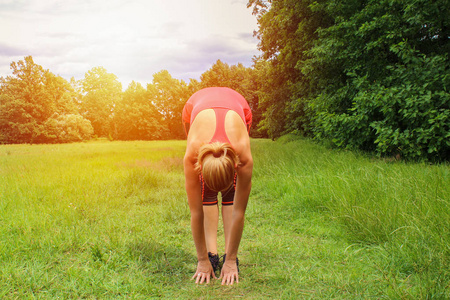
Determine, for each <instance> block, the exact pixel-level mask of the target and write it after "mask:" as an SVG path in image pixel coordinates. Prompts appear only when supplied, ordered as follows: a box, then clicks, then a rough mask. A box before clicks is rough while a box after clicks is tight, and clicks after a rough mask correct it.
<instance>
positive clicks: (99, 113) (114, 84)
mask: <svg viewBox="0 0 450 300" xmlns="http://www.w3.org/2000/svg"><path fill="white" fill-rule="evenodd" d="M81 88H82V93H83V97H82V99H81V114H82V115H83V116H84V117H85V118H86V119H88V120H89V121H91V124H92V127H93V128H94V133H95V135H97V136H98V137H107V136H109V135H110V134H111V126H112V124H111V120H112V117H113V111H114V106H115V104H116V103H117V102H118V101H119V100H120V99H121V96H122V84H121V83H120V82H119V80H118V78H117V76H116V75H114V74H112V73H108V72H107V70H106V69H105V68H103V67H95V68H92V69H91V70H90V71H88V72H87V73H86V74H85V76H84V79H83V80H81Z"/></svg>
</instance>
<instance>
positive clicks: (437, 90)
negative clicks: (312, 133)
mask: <svg viewBox="0 0 450 300" xmlns="http://www.w3.org/2000/svg"><path fill="white" fill-rule="evenodd" d="M392 51H393V52H395V53H396V54H397V55H399V56H400V57H401V58H402V62H401V63H399V64H396V65H394V66H389V67H388V70H387V71H388V72H389V74H390V75H389V76H388V77H386V78H385V80H384V81H383V82H379V83H375V84H374V83H370V82H368V80H367V78H354V79H353V82H352V84H353V86H355V87H356V88H357V89H358V90H359V92H358V93H357V94H356V96H355V97H354V98H353V103H352V105H351V107H350V109H349V110H348V111H347V112H345V113H341V114H338V113H330V112H322V113H320V114H319V116H318V120H317V124H318V127H319V130H318V136H319V137H325V138H328V139H330V140H331V141H332V143H333V144H334V145H335V146H337V147H346V148H355V149H356V148H357V149H364V150H375V151H376V152H377V153H378V154H379V155H382V156H385V155H400V156H401V157H403V158H407V159H422V158H423V159H428V160H432V161H434V160H442V159H445V158H448V157H449V155H450V110H449V104H450V94H449V93H448V87H449V83H450V76H449V74H448V72H447V71H446V70H447V69H448V57H447V56H444V55H437V56H433V57H427V56H425V55H422V54H419V53H417V52H416V51H414V50H413V49H410V48H409V47H408V46H407V45H406V43H400V44H399V45H396V46H395V47H393V48H392Z"/></svg>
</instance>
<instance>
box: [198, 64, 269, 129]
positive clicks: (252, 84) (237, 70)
mask: <svg viewBox="0 0 450 300" xmlns="http://www.w3.org/2000/svg"><path fill="white" fill-rule="evenodd" d="M200 79H201V87H202V88H206V87H216V86H218V87H229V88H231V89H234V90H235V91H237V92H238V93H240V94H241V95H242V96H244V98H245V99H246V100H247V101H248V103H249V106H250V108H251V110H252V113H253V125H252V127H253V128H254V129H255V128H257V125H258V123H259V122H260V120H261V113H260V110H259V107H258V106H259V101H258V92H257V91H258V83H257V80H256V72H255V70H254V69H252V68H246V67H244V65H243V64H241V63H238V64H237V65H232V66H230V65H228V64H227V63H223V62H222V61H221V60H217V61H216V63H215V64H214V65H213V66H212V67H211V68H210V69H209V70H207V71H206V72H204V73H203V74H202V75H201V76H200ZM250 133H251V135H252V136H253V137H262V136H264V133H263V132H261V131H258V130H251V131H250Z"/></svg>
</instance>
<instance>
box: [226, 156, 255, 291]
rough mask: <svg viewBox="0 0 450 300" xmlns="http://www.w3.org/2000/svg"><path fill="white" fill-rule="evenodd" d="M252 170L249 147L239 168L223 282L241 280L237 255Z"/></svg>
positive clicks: (230, 282)
mask: <svg viewBox="0 0 450 300" xmlns="http://www.w3.org/2000/svg"><path fill="white" fill-rule="evenodd" d="M252 172H253V159H252V156H251V153H250V148H249V147H248V151H247V152H246V155H245V156H243V157H242V159H241V165H240V167H239V168H238V170H237V180H236V192H235V196H234V207H233V216H232V225H231V233H230V241H229V243H228V247H227V256H226V258H227V259H226V261H225V263H224V265H223V268H222V272H221V278H222V284H227V285H228V284H233V283H234V280H236V282H239V275H238V270H237V264H236V257H237V252H238V248H239V243H240V241H241V238H242V232H243V230H244V219H245V210H246V208H247V203H248V198H249V195H250V190H251V185H252Z"/></svg>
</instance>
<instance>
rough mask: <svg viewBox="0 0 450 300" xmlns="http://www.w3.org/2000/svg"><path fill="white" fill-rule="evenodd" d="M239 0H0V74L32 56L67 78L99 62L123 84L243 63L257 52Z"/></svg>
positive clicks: (192, 74) (188, 75) (253, 23)
mask: <svg viewBox="0 0 450 300" xmlns="http://www.w3.org/2000/svg"><path fill="white" fill-rule="evenodd" d="M246 2H247V1H246V0H245V1H244V0H240V1H236V0H195V1H194V0H193V1H186V0H164V1H160V0H135V1H130V0H110V1H100V0H81V1H80V0H66V1H59V0H30V1H20V0H19V1H17V0H16V1H5V0H0V76H5V75H9V74H10V70H9V64H10V63H11V62H12V61H17V60H19V59H23V57H24V56H26V55H32V56H33V59H34V61H35V62H36V63H38V64H40V65H42V66H43V67H44V68H46V69H50V71H52V72H53V73H55V74H59V75H61V76H63V77H64V78H66V79H70V77H72V76H74V77H75V78H76V79H80V78H82V77H83V76H84V74H85V73H86V72H87V71H89V70H90V69H91V68H93V67H95V66H103V67H105V68H106V69H107V70H108V72H111V73H114V74H115V75H117V76H118V77H119V79H120V80H121V81H122V82H123V83H124V87H126V85H127V84H128V83H129V82H130V81H131V80H135V81H139V82H141V83H148V82H151V80H152V75H153V74H154V73H156V72H158V71H160V70H162V69H166V70H168V71H169V72H170V74H171V75H172V76H173V77H175V78H179V79H184V80H188V79H189V78H197V79H198V78H199V76H200V74H201V73H203V72H204V71H206V70H207V69H208V68H209V67H210V66H211V65H212V64H213V63H215V61H216V60H217V59H221V60H222V61H224V62H226V63H229V64H237V63H238V62H241V63H244V65H247V66H250V64H251V59H252V57H253V56H254V55H257V54H258V51H257V49H256V45H257V40H256V38H254V37H252V33H253V30H255V29H256V20H255V17H254V16H252V14H251V9H247V8H246Z"/></svg>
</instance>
